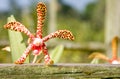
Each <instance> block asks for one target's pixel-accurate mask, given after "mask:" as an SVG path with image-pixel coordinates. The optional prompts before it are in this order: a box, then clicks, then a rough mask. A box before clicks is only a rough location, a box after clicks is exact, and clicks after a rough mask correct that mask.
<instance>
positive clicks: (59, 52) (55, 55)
mask: <svg viewBox="0 0 120 79" xmlns="http://www.w3.org/2000/svg"><path fill="white" fill-rule="evenodd" d="M63 50H64V46H63V45H58V46H56V47H55V48H54V50H52V52H51V53H50V56H51V58H52V59H53V60H54V63H58V61H59V60H60V57H61V55H62V53H63Z"/></svg>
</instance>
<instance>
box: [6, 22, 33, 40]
mask: <svg viewBox="0 0 120 79" xmlns="http://www.w3.org/2000/svg"><path fill="white" fill-rule="evenodd" d="M4 28H5V29H10V30H14V31H19V32H23V33H25V34H26V35H28V36H29V37H30V38H31V37H34V36H33V34H32V33H30V31H29V30H28V29H27V28H26V27H25V26H24V25H22V24H21V23H20V22H10V23H8V24H6V25H4Z"/></svg>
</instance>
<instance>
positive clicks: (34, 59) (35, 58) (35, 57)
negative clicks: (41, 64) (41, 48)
mask: <svg viewBox="0 0 120 79" xmlns="http://www.w3.org/2000/svg"><path fill="white" fill-rule="evenodd" d="M37 56H38V55H35V56H34V58H33V62H32V63H35V62H36V60H37Z"/></svg>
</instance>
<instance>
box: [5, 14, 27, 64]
mask: <svg viewBox="0 0 120 79" xmlns="http://www.w3.org/2000/svg"><path fill="white" fill-rule="evenodd" d="M13 21H16V20H15V18H14V16H13V15H11V16H10V17H8V21H7V22H8V23H9V22H13ZM8 35H9V40H10V48H11V54H12V61H13V62H15V61H16V60H17V59H18V58H20V57H21V55H22V54H23V53H24V51H25V49H26V46H25V43H23V42H22V41H23V37H22V34H21V33H20V32H16V31H11V30H8ZM25 62H26V63H29V58H27V59H26V61H25Z"/></svg>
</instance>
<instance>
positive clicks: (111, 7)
mask: <svg viewBox="0 0 120 79" xmlns="http://www.w3.org/2000/svg"><path fill="white" fill-rule="evenodd" d="M119 9H120V0H106V18H105V43H106V45H107V46H106V47H108V50H107V54H108V55H109V57H111V54H112V53H111V52H112V51H111V41H112V39H113V38H114V37H115V36H118V37H119V38H120V10H119ZM118 51H120V49H118Z"/></svg>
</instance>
